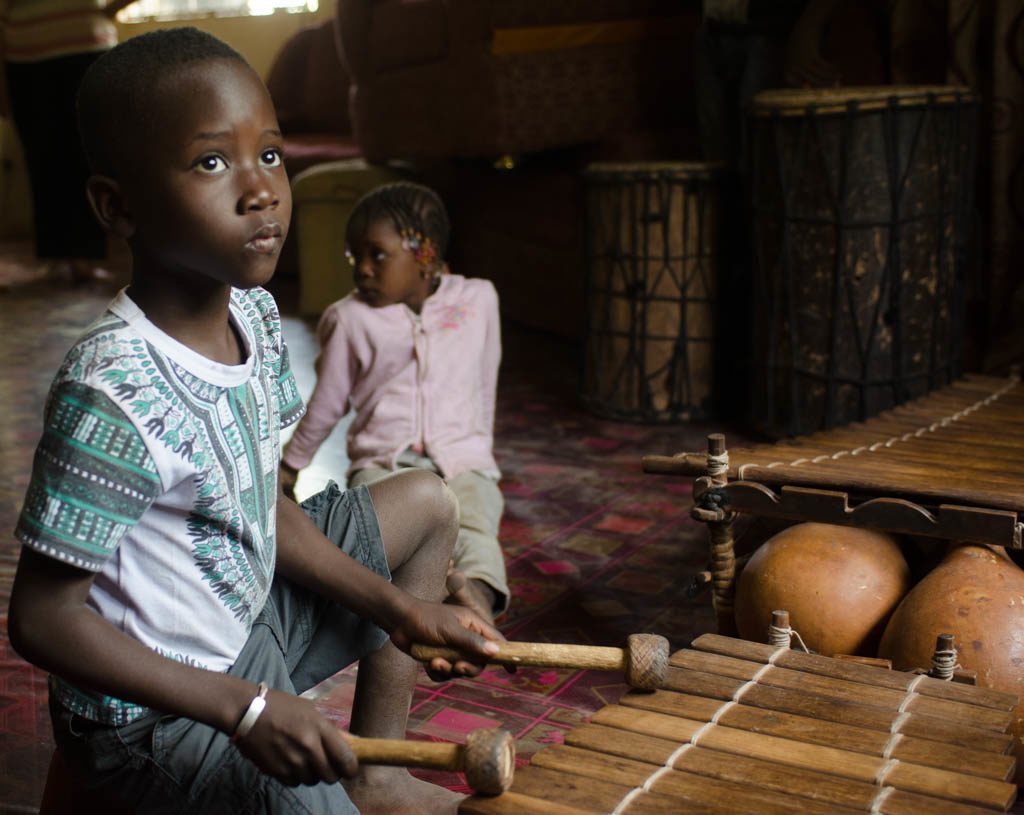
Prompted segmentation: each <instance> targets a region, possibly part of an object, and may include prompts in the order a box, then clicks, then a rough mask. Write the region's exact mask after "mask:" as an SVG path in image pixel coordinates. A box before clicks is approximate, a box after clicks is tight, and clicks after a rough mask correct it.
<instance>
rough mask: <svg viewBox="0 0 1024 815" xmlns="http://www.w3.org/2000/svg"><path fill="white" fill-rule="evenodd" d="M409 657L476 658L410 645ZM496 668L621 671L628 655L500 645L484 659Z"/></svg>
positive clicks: (601, 649) (589, 648) (600, 649)
mask: <svg viewBox="0 0 1024 815" xmlns="http://www.w3.org/2000/svg"><path fill="white" fill-rule="evenodd" d="M412 656H413V658H414V659H417V660H419V661H420V662H429V661H430V660H432V659H434V658H435V657H441V658H442V659H446V660H448V661H449V662H454V661H455V660H457V659H464V660H466V661H467V662H475V661H478V660H479V657H476V656H473V655H471V654H467V653H464V652H462V651H457V650H455V649H453V648H439V647H435V646H433V645H419V644H415V645H413V646H412ZM488 662H490V663H496V664H500V665H532V666H538V667H544V668H582V669H589V670H594V671H624V670H626V667H627V664H628V654H627V653H626V651H625V649H623V648H612V647H609V646H605V645H565V644H560V643H549V642H500V643H498V653H496V654H494V655H493V656H491V657H490V658H489V659H488Z"/></svg>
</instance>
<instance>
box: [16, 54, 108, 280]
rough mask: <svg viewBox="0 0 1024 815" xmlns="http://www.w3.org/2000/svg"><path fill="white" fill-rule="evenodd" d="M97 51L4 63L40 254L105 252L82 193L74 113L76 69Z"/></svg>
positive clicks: (82, 164)
mask: <svg viewBox="0 0 1024 815" xmlns="http://www.w3.org/2000/svg"><path fill="white" fill-rule="evenodd" d="M98 56H99V54H75V55H71V56H67V57H58V58H55V59H48V60H42V61H40V62H33V63H8V64H7V74H8V81H9V85H10V97H11V113H12V118H13V119H14V123H15V127H16V128H17V131H18V135H19V138H20V141H21V144H22V150H23V152H24V154H25V164H26V165H27V167H28V174H29V183H30V185H31V189H32V208H33V219H34V227H35V235H36V254H37V256H38V257H40V258H57V259H63V260H71V259H99V258H103V257H105V256H106V235H105V234H104V232H103V230H102V229H101V228H100V226H99V224H98V223H96V219H95V217H94V216H93V214H92V211H91V209H90V208H89V204H88V201H87V199H86V197H85V181H86V179H87V178H88V175H89V166H88V163H87V161H86V158H85V153H84V151H83V149H82V145H81V141H80V139H79V135H78V121H77V115H76V113H75V97H76V94H77V93H78V85H79V83H80V82H81V78H82V75H83V74H84V73H85V71H86V69H87V68H88V67H89V65H91V64H92V62H93V61H94V60H95V59H96V58H97V57H98Z"/></svg>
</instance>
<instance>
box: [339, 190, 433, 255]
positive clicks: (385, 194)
mask: <svg viewBox="0 0 1024 815" xmlns="http://www.w3.org/2000/svg"><path fill="white" fill-rule="evenodd" d="M382 218H386V219H388V220H389V221H391V224H392V225H393V226H394V228H395V232H398V233H402V232H403V230H406V231H409V232H412V233H419V234H420V235H422V236H423V237H424V238H429V239H430V242H431V243H432V244H433V246H434V248H435V249H436V251H437V257H438V258H441V259H443V258H444V256H445V252H447V250H448V237H449V235H450V234H451V224H450V223H449V221H448V213H447V212H446V211H445V208H444V202H442V201H441V198H440V196H439V195H438V194H437V193H436V192H434V191H433V190H432V189H430V187H424V186H423V185H422V184H414V183H413V182H411V181H396V182H394V183H391V184H384V185H382V186H380V187H376V188H375V189H373V190H371V191H370V192H368V193H366V195H364V196H363V197H362V198H360V199H359V200H358V201H357V202H356V205H355V208H354V209H353V210H352V215H351V216H350V217H349V221H348V228H347V234H349V235H355V234H359V233H361V232H365V230H366V229H367V227H369V225H370V224H372V223H374V222H375V221H378V220H380V219H382Z"/></svg>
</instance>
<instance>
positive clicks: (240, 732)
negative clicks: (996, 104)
mask: <svg viewBox="0 0 1024 815" xmlns="http://www.w3.org/2000/svg"><path fill="white" fill-rule="evenodd" d="M268 690H270V688H268V687H267V683H266V682H260V689H259V692H258V693H257V694H256V695H255V696H254V697H253V698H252V701H251V702H249V708H248V709H247V710H246V711H245V715H243V716H242V719H241V721H239V722H238V726H237V727H236V728H235V732H234V734H233V735H232V736H231V741H232V742H236V741H238V740H239V739H244V738H245V737H246V736H248V735H249V731H250V730H252V728H253V725H255V724H256V720H257V719H258V718H259V717H260V714H261V713H262V712H263V708H265V707H266V706H267V691H268Z"/></svg>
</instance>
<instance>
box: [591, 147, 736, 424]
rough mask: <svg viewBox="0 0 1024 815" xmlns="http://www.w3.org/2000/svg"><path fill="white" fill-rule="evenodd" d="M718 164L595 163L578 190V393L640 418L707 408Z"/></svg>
mask: <svg viewBox="0 0 1024 815" xmlns="http://www.w3.org/2000/svg"><path fill="white" fill-rule="evenodd" d="M718 169H719V166H718V165H716V164H707V163H687V162H650V163H629V164H613V163H595V164H591V165H589V166H588V167H587V168H586V170H585V171H584V181H585V187H586V207H585V213H586V249H587V272H586V273H587V280H586V306H585V312H586V318H585V329H584V331H585V338H584V361H583V371H582V378H581V389H580V390H581V397H582V400H583V402H584V404H586V405H587V407H588V408H589V409H591V410H592V411H593V412H595V413H597V414H599V415H602V416H607V417H610V418H614V419H625V420H632V421H638V422H652V423H654V422H683V421H688V420H691V419H696V418H702V417H705V416H707V415H708V414H709V412H710V408H711V397H712V368H713V359H712V353H713V350H714V347H713V342H714V322H715V320H714V313H713V312H714V307H715V298H716V285H715V274H716V262H715V259H716V254H717V252H716V248H717V247H716V243H717V234H718V219H717V213H718V195H717V184H716V174H717V171H718Z"/></svg>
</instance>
